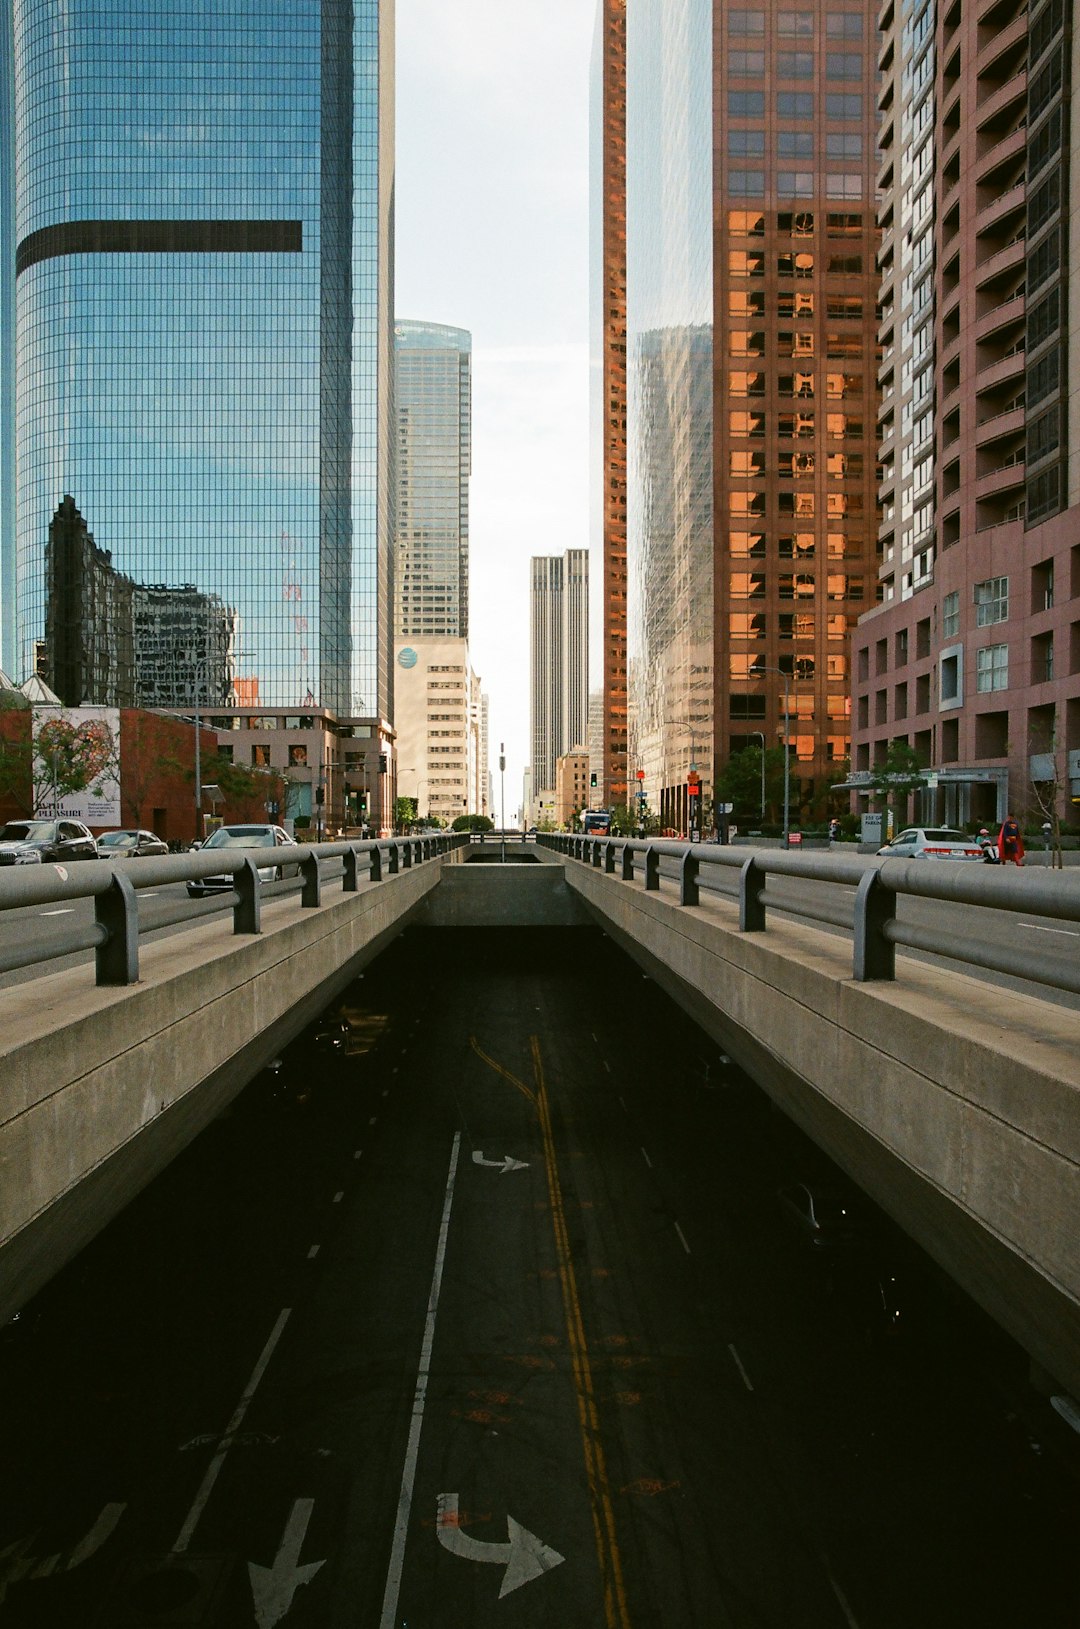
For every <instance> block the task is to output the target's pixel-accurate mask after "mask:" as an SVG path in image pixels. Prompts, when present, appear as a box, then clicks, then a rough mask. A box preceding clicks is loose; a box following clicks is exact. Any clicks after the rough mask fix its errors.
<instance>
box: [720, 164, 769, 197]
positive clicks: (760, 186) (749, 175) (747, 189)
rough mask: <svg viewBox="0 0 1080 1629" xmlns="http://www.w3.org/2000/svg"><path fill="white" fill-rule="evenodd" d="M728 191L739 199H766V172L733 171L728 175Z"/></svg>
mask: <svg viewBox="0 0 1080 1629" xmlns="http://www.w3.org/2000/svg"><path fill="white" fill-rule="evenodd" d="M728 191H729V192H730V193H731V194H732V196H733V197H738V198H757V197H759V196H760V197H764V196H765V171H764V170H731V171H730V172H729V174H728Z"/></svg>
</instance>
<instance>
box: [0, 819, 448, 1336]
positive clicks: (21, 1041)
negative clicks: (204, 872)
mask: <svg viewBox="0 0 1080 1629" xmlns="http://www.w3.org/2000/svg"><path fill="white" fill-rule="evenodd" d="M462 852H463V851H461V850H457V851H455V852H453V853H451V854H448V855H447V856H445V857H444V858H443V859H440V860H434V861H432V862H430V863H428V864H426V865H422V866H413V867H411V868H409V869H408V870H403V871H401V872H400V873H399V874H398V875H397V876H395V877H391V878H389V879H387V880H386V881H384V882H381V883H378V884H374V883H365V884H363V885H362V886H361V888H360V890H359V891H358V892H357V893H354V894H352V893H351V894H341V895H339V896H336V897H331V898H330V899H329V900H328V901H327V902H324V903H323V905H322V906H321V907H320V908H319V909H317V910H309V909H304V908H303V907H302V906H301V905H300V903H299V901H298V900H297V899H296V898H295V897H293V898H290V899H283V900H279V901H272V902H269V903H268V904H267V905H266V906H265V907H264V910H263V931H262V933H260V934H257V935H252V936H251V937H246V936H242V937H239V938H237V937H234V936H233V933H232V922H231V917H229V916H227V915H226V916H217V917H214V918H212V919H209V920H208V921H207V922H205V923H203V924H200V925H198V926H195V927H192V928H190V929H189V930H187V931H186V932H184V933H180V934H176V935H174V936H172V937H169V938H167V939H157V940H150V941H148V942H147V944H146V945H145V946H144V947H143V952H142V960H141V967H140V982H139V983H138V984H133V985H128V986H125V987H118V988H117V987H113V988H110V987H105V988H100V987H95V986H93V985H91V984H89V983H88V982H87V980H86V977H85V972H83V971H80V970H74V971H69V972H64V973H54V974H51V975H49V976H46V977H44V978H40V979H34V980H33V981H31V982H29V983H26V984H21V985H18V986H16V987H14V988H13V989H10V990H7V991H5V992H4V999H3V1006H4V1025H3V1030H2V1032H0V1322H2V1321H3V1320H4V1319H5V1318H7V1317H9V1316H10V1315H11V1313H12V1312H13V1311H15V1310H17V1309H18V1307H19V1306H21V1305H22V1304H24V1303H25V1301H26V1300H27V1299H28V1298H29V1297H30V1296H31V1295H33V1294H34V1293H35V1292H36V1291H37V1290H38V1289H39V1288H40V1287H41V1285H42V1284H44V1283H45V1282H46V1281H47V1280H48V1279H49V1278H50V1277H51V1276H52V1275H53V1274H54V1273H55V1272H56V1271H57V1270H58V1269H59V1267H61V1266H62V1265H63V1264H64V1263H65V1262H66V1261H68V1260H69V1259H70V1258H71V1257H72V1256H73V1255H74V1254H75V1253H76V1252H77V1251H78V1250H79V1249H81V1248H82V1247H83V1246H84V1245H85V1244H86V1243H88V1241H89V1240H90V1239H91V1238H92V1237H93V1236H94V1234H95V1233H97V1232H98V1231H99V1229H100V1228H101V1227H103V1226H104V1225H105V1224H106V1223H107V1222H108V1221H109V1220H110V1219H111V1218H112V1217H113V1216H115V1215H116V1214H117V1212H118V1211H119V1210H120V1209H122V1207H123V1206H124V1205H125V1204H127V1203H128V1202H129V1201H130V1200H131V1199H132V1198H133V1197H134V1195H135V1194H136V1193H137V1192H138V1191H139V1190H140V1189H141V1188H142V1187H143V1186H144V1185H145V1184H146V1183H147V1182H148V1181H150V1180H151V1178H152V1177H154V1176H156V1175H157V1173H158V1172H159V1171H160V1170H162V1169H163V1168H164V1166H165V1165H167V1164H168V1162H169V1161H170V1160H171V1159H173V1158H175V1156H176V1155H177V1154H178V1153H179V1152H181V1150H182V1149H183V1148H184V1147H185V1146H186V1145H187V1143H188V1142H190V1141H191V1139H192V1138H193V1137H194V1136H196V1135H197V1134H198V1132H199V1131H201V1130H202V1129H203V1128H204V1127H205V1126H206V1125H208V1124H209V1122H210V1121H211V1120H212V1119H213V1118H214V1117H215V1115H217V1114H219V1113H220V1112H221V1110H222V1109H223V1108H224V1107H225V1106H226V1105H227V1104H228V1102H229V1101H230V1100H231V1098H232V1097H234V1096H235V1095H236V1093H237V1092H238V1091H239V1090H240V1088H241V1087H242V1086H243V1085H244V1084H245V1083H246V1082H247V1081H249V1080H250V1079H251V1078H252V1077H253V1076H254V1075H255V1074H257V1073H258V1071H259V1070H260V1069H262V1068H264V1067H265V1066H266V1064H267V1063H269V1062H270V1060H271V1059H272V1058H273V1057H275V1056H276V1055H277V1053H278V1052H279V1051H280V1050H281V1048H282V1047H283V1046H284V1045H285V1044H286V1043H287V1042H288V1041H289V1040H290V1039H292V1037H293V1036H295V1035H297V1034H299V1032H300V1031H301V1030H302V1029H303V1027H304V1025H305V1024H306V1023H308V1022H309V1020H310V1019H311V1018H313V1017H314V1016H315V1015H316V1014H317V1013H318V1011H319V1010H320V1008H321V1007H323V1006H324V1005H325V1004H326V1002H328V1001H329V1000H331V999H332V997H333V996H334V995H335V994H336V993H337V991H338V990H340V989H342V988H344V986H345V985H346V984H347V983H348V982H349V980H350V979H352V978H353V977H355V975H356V973H357V972H358V971H359V970H360V969H361V968H362V967H363V966H364V964H365V963H366V962H368V961H370V960H371V959H372V957H373V956H375V955H377V954H378V952H379V950H380V949H382V947H383V946H384V945H385V944H386V943H387V942H388V940H389V939H390V938H392V937H393V936H394V935H395V934H397V933H399V932H400V931H401V929H402V927H403V926H404V925H405V923H406V922H407V921H409V919H410V918H411V917H412V916H413V915H414V914H415V912H416V911H417V909H418V908H419V906H420V905H421V903H422V901H423V900H424V898H425V896H426V895H427V894H428V893H430V892H431V890H432V889H434V888H436V887H437V885H438V882H439V878H440V876H441V874H442V872H443V870H444V869H453V868H454V867H455V865H456V862H457V861H459V860H460V858H461V856H462Z"/></svg>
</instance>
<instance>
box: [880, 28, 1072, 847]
mask: <svg viewBox="0 0 1080 1629" xmlns="http://www.w3.org/2000/svg"><path fill="white" fill-rule="evenodd" d="M879 27H880V29H881V31H882V51H881V62H882V69H883V80H882V86H881V106H882V135H881V146H882V170H881V175H880V186H881V211H882V218H881V224H882V228H883V239H882V251H881V261H882V275H883V279H884V281H883V286H882V308H883V309H882V317H883V324H882V339H883V341H884V344H885V360H884V363H883V367H882V380H883V385H884V398H883V402H882V418H881V423H882V437H883V440H882V451H881V459H882V490H881V497H882V506H883V507H882V545H883V552H882V564H881V579H882V588H883V604H882V605H881V607H880V609H879V610H877V611H876V612H874V613H873V614H872V615H869V616H867V617H865V618H864V619H863V621H862V622H861V623H860V624H859V627H858V629H857V630H856V636H855V673H854V708H855V716H854V719H853V755H852V757H853V777H852V778H853V782H854V784H855V785H856V787H859V786H860V785H861V786H863V787H865V783H866V782H867V781H868V780H872V779H873V778H874V776H875V775H876V774H880V773H881V770H882V765H883V764H884V762H885V759H886V755H887V754H888V753H889V751H890V748H891V747H894V746H896V745H898V744H902V745H903V746H905V747H907V748H910V749H912V750H913V751H914V753H915V755H916V756H917V758H918V761H919V763H920V764H921V765H922V767H923V768H924V770H925V771H926V779H925V784H924V786H923V788H922V790H921V791H920V792H919V793H918V794H917V796H916V798H915V800H914V803H913V807H912V809H911V810H910V813H912V814H914V815H917V816H920V817H922V818H923V819H924V820H925V821H928V822H932V823H939V822H943V821H945V822H948V823H949V824H955V825H961V826H967V827H969V828H970V827H971V826H972V825H975V824H977V823H985V824H986V825H988V826H996V824H997V822H999V821H1000V819H1001V818H1002V817H1003V816H1004V814H1005V813H1006V812H1007V811H1008V810H1009V809H1011V810H1012V812H1013V813H1015V814H1017V815H1019V816H1021V817H1026V818H1027V819H1028V820H1031V821H1034V822H1035V823H1036V824H1041V822H1042V820H1043V818H1045V816H1046V815H1047V814H1048V813H1050V812H1053V813H1055V814H1056V815H1057V817H1058V818H1070V817H1071V818H1073V819H1075V807H1076V802H1080V636H1078V626H1080V624H1078V621H1077V616H1078V612H1077V606H1078V604H1080V547H1078V546H1077V541H1076V539H1077V535H1078V520H1080V459H1078V458H1077V455H1076V445H1077V430H1076V422H1077V421H1076V414H1075V411H1073V412H1070V411H1069V406H1070V403H1069V397H1070V389H1071V386H1070V365H1069V364H1070V357H1069V328H1070V318H1069V311H1070V307H1071V308H1072V310H1073V311H1074V312H1075V309H1076V294H1075V287H1076V283H1075V279H1073V278H1071V276H1070V271H1071V264H1075V251H1074V249H1073V247H1072V241H1073V240H1075V234H1076V224H1075V222H1076V219H1077V208H1078V203H1080V192H1078V190H1077V183H1076V180H1075V177H1074V176H1073V175H1071V174H1070V154H1071V153H1072V152H1074V151H1075V149H1076V143H1077V122H1076V116H1075V113H1074V112H1073V107H1074V104H1073V103H1072V101H1071V66H1072V55H1071V53H1072V38H1073V35H1072V6H1071V5H1070V4H1062V3H1061V0H1043V3H1042V4H1032V5H1030V6H1026V5H1023V4H1021V3H1012V0H1003V3H1002V4H999V5H997V6H994V7H988V6H986V5H985V4H984V5H975V4H973V3H969V0H952V3H951V4H939V5H937V7H936V8H935V6H934V4H933V3H932V0H921V3H919V4H915V5H913V6H912V7H910V8H908V9H907V10H904V11H903V13H902V14H901V8H900V7H899V5H895V4H894V3H893V0H886V4H884V5H883V6H882V8H881V12H880V15H879ZM935 193H936V207H935ZM1071 326H1072V327H1073V328H1074V329H1075V318H1074V319H1073V321H1072V324H1071ZM1074 376H1075V375H1074ZM857 801H858V800H857ZM871 801H872V799H871V794H870V793H869V791H867V793H866V800H865V801H858V806H859V807H861V808H866V807H868V804H869V803H870V802H871ZM903 812H905V811H901V813H903Z"/></svg>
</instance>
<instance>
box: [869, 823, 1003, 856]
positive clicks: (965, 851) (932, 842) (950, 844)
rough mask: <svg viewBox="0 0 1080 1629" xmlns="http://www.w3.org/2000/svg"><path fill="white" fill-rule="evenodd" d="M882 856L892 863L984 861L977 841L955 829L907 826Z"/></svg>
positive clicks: (884, 849)
mask: <svg viewBox="0 0 1080 1629" xmlns="http://www.w3.org/2000/svg"><path fill="white" fill-rule="evenodd" d="M878 853H879V854H880V855H881V856H882V857H883V858H885V859H891V860H980V861H981V860H982V857H983V851H982V849H981V848H980V847H979V840H978V838H977V837H965V836H964V834H963V832H962V831H956V830H954V828H953V827H951V826H907V827H905V829H904V830H903V831H902V832H901V833H900V835H899V836H898V837H894V838H893V840H892V842H891V843H886V844H885V846H884V847H883V848H879V849H878Z"/></svg>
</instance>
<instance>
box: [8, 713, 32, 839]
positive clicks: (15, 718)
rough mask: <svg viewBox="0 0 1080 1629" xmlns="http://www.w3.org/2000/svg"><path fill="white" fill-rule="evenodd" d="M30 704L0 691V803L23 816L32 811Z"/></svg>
mask: <svg viewBox="0 0 1080 1629" xmlns="http://www.w3.org/2000/svg"><path fill="white" fill-rule="evenodd" d="M30 736H31V730H30V703H29V702H28V701H27V699H26V697H25V696H24V695H23V694H22V693H21V692H20V691H18V690H0V803H3V804H14V806H15V808H16V809H18V810H20V811H21V812H22V813H23V814H32V813H33V809H34V748H33V744H32V742H31V738H30Z"/></svg>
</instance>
